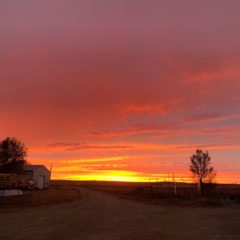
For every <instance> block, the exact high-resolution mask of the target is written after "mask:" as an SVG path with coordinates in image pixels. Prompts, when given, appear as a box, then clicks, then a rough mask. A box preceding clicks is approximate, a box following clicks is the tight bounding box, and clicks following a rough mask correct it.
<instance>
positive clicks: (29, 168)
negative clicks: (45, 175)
mask: <svg viewBox="0 0 240 240" xmlns="http://www.w3.org/2000/svg"><path fill="white" fill-rule="evenodd" d="M39 168H45V169H46V170H47V171H49V170H48V169H47V168H46V167H45V166H44V165H30V164H28V165H25V166H24V167H23V170H25V171H33V170H36V169H39Z"/></svg>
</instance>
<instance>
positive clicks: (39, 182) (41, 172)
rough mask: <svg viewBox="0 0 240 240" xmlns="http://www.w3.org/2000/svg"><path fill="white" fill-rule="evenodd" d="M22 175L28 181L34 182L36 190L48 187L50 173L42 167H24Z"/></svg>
mask: <svg viewBox="0 0 240 240" xmlns="http://www.w3.org/2000/svg"><path fill="white" fill-rule="evenodd" d="M22 175H24V176H25V177H27V178H28V179H32V180H34V182H35V183H36V187H37V188H38V189H44V188H47V187H49V184H50V178H51V171H50V170H48V169H47V168H46V167H45V166H44V165H25V166H24V168H23V171H22Z"/></svg>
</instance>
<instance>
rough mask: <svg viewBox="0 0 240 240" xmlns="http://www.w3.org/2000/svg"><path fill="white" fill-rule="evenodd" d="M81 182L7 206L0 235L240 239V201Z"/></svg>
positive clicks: (61, 185) (85, 239)
mask: <svg viewBox="0 0 240 240" xmlns="http://www.w3.org/2000/svg"><path fill="white" fill-rule="evenodd" d="M109 184H110V183H109ZM82 185H83V184H82V183H75V184H74V185H73V184H72V183H69V182H56V183H53V185H52V188H50V189H49V190H46V191H35V192H34V193H33V196H32V199H35V200H34V201H33V200H32V204H30V202H29V204H28V202H27V201H26V202H24V203H19V204H18V203H15V204H13V205H2V206H1V207H0V216H1V217H0V236H1V237H0V239H1V240H5V239H6V240H12V239H16V240H20V239H22V240H23V239H24V240H25V239H31V240H35V239H36V240H38V239H41V240H48V239H51V240H55V239H56V240H61V239H63V240H65V239H66V240H71V239H73V240H78V239H81V240H88V239H89V240H97V239H99V240H100V239H103V240H108V239H109V240H115V239H116V240H118V239H119V240H120V239H121V240H135V239H136V240H139V239H142V240H145V239H146V240H152V239H156V240H161V239H163V240H168V239H169V240H175V239H176V240H181V239H183V240H188V239H189V240H190V239H191V240H192V239H195V240H200V239H201V240H202V239H211V240H212V239H223V240H228V239H231V240H239V239H240V227H239V222H240V207H239V205H238V204H230V205H226V206H225V205H224V206H214V207H213V206H205V207H200V206H193V205H189V206H188V205H186V206H183V205H178V204H177V205H175V204H161V203H160V204H152V203H149V202H148V201H138V200H136V199H131V198H125V197H123V195H122V194H121V195H118V194H115V193H114V194H112V193H111V194H109V193H107V192H106V191H96V190H93V189H91V187H89V186H88V187H87V188H86V184H85V186H84V187H83V186H82ZM95 185H96V183H95ZM126 186H127V184H126ZM138 187H139V186H138ZM36 199H38V200H36ZM33 203H34V204H33Z"/></svg>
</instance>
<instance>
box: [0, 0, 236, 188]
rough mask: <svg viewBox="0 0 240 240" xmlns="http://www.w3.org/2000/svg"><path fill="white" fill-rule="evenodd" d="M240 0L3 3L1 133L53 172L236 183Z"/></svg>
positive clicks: (0, 25) (65, 176)
mask: <svg viewBox="0 0 240 240" xmlns="http://www.w3.org/2000/svg"><path fill="white" fill-rule="evenodd" d="M239 9H240V1H238V0H228V1H226V0H201V1H200V0H199V1H192V0H181V1H179V0H101V1H99V0H65V1H62V0H41V1H32V0H21V1H19V0H1V1H0V138H1V139H3V138H5V137H7V136H11V137H16V138H18V139H19V140H21V141H23V142H24V143H25V144H26V146H27V147H28V161H29V162H31V163H32V164H45V165H46V166H47V167H50V165H51V164H52V166H53V175H52V177H53V178H55V179H74V180H77V179H90V180H99V179H102V180H124V181H125V180H128V181H139V180H146V179H148V178H154V177H158V178H162V177H163V178H164V177H166V175H167V174H168V173H170V174H171V175H172V174H173V173H174V175H175V177H176V178H178V179H179V180H189V178H191V173H190V172H189V163H190V160H189V157H190V156H191V154H193V153H194V150H195V149H196V148H197V147H200V148H202V149H203V150H209V153H210V155H211V157H212V164H213V166H214V167H215V169H216V171H217V172H218V175H217V181H219V182H238V183H240V14H239Z"/></svg>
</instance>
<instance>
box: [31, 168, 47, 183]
mask: <svg viewBox="0 0 240 240" xmlns="http://www.w3.org/2000/svg"><path fill="white" fill-rule="evenodd" d="M40 176H44V178H45V184H44V188H47V187H49V185H50V171H49V170H47V169H45V168H37V169H35V170H34V171H33V180H34V181H35V182H36V184H37V186H38V181H39V177H40Z"/></svg>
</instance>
